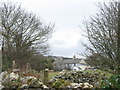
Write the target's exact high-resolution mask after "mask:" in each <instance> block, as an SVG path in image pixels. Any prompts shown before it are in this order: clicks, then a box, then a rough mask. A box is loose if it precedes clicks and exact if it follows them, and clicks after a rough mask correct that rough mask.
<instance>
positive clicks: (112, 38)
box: [84, 2, 120, 69]
mask: <svg viewBox="0 0 120 90" xmlns="http://www.w3.org/2000/svg"><path fill="white" fill-rule="evenodd" d="M119 3H120V2H107V3H99V12H98V13H97V14H96V16H92V17H91V18H90V20H89V21H85V23H84V24H85V28H86V29H85V31H86V34H87V35H86V36H87V38H88V40H89V42H90V45H88V44H84V46H85V47H86V48H87V50H88V51H89V54H90V55H92V54H93V55H94V54H97V55H99V56H100V57H102V58H101V59H100V61H101V62H106V63H104V64H105V66H106V67H109V66H111V65H112V66H113V67H114V69H116V68H117V67H116V66H118V61H119V62H120V60H119V58H118V57H119V56H120V54H119V53H118V51H119V50H118V48H120V44H119V43H118V42H119V33H118V32H119V31H120V30H119V29H118V27H119V25H120V20H119V18H120V15H119V8H118V6H119ZM103 58H104V59H103ZM107 62H109V64H110V63H111V65H109V64H108V63H107ZM119 65H120V63H119ZM102 68H103V67H102Z"/></svg>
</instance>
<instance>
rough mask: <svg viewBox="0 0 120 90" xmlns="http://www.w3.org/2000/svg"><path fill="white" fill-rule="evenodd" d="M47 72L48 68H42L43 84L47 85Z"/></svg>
mask: <svg viewBox="0 0 120 90" xmlns="http://www.w3.org/2000/svg"><path fill="white" fill-rule="evenodd" d="M48 76H49V72H48V69H45V70H44V84H45V85H47V82H48Z"/></svg>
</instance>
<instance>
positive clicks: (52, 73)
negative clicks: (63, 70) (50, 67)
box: [48, 72, 59, 80]
mask: <svg viewBox="0 0 120 90" xmlns="http://www.w3.org/2000/svg"><path fill="white" fill-rule="evenodd" d="M58 74H59V72H49V77H48V80H50V79H52V78H53V77H54V76H56V75H58Z"/></svg>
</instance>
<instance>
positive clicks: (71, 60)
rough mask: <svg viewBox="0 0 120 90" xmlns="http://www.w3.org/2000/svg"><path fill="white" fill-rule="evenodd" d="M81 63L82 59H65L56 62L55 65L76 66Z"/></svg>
mask: <svg viewBox="0 0 120 90" xmlns="http://www.w3.org/2000/svg"><path fill="white" fill-rule="evenodd" d="M80 61H81V59H76V60H73V59H65V60H57V61H55V62H54V64H76V63H79V62H80Z"/></svg>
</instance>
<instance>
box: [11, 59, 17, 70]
mask: <svg viewBox="0 0 120 90" xmlns="http://www.w3.org/2000/svg"><path fill="white" fill-rule="evenodd" d="M12 69H16V62H15V60H13V62H12Z"/></svg>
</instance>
